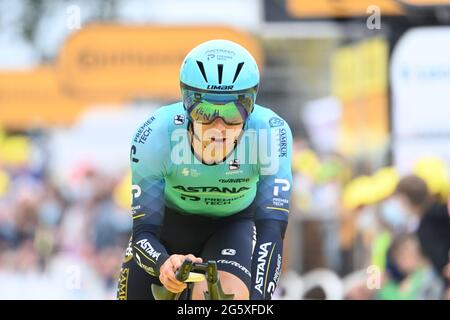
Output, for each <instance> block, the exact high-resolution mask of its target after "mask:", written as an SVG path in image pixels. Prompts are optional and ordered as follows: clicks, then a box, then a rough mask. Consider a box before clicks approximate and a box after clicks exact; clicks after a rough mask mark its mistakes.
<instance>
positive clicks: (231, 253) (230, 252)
mask: <svg viewBox="0 0 450 320" xmlns="http://www.w3.org/2000/svg"><path fill="white" fill-rule="evenodd" d="M235 254H236V250H234V249H223V250H222V255H224V256H234V255H235Z"/></svg>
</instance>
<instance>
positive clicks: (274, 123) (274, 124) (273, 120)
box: [269, 117, 284, 128]
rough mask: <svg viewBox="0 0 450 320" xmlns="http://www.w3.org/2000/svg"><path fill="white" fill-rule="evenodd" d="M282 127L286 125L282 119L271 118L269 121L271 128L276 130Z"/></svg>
mask: <svg viewBox="0 0 450 320" xmlns="http://www.w3.org/2000/svg"><path fill="white" fill-rule="evenodd" d="M282 125H284V121H283V120H281V119H280V118H277V117H272V118H270V120H269V126H270V127H271V128H274V127H281V126H282Z"/></svg>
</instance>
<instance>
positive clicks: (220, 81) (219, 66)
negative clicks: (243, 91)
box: [217, 64, 223, 84]
mask: <svg viewBox="0 0 450 320" xmlns="http://www.w3.org/2000/svg"><path fill="white" fill-rule="evenodd" d="M217 71H218V72H219V84H222V71H223V64H218V65H217Z"/></svg>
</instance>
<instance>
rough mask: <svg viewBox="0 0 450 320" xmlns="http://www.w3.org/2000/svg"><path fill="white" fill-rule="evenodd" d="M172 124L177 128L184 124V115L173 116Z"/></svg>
mask: <svg viewBox="0 0 450 320" xmlns="http://www.w3.org/2000/svg"><path fill="white" fill-rule="evenodd" d="M173 123H174V124H175V125H177V126H179V125H182V124H184V114H177V115H176V116H174V117H173Z"/></svg>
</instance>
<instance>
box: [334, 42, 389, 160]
mask: <svg viewBox="0 0 450 320" xmlns="http://www.w3.org/2000/svg"><path fill="white" fill-rule="evenodd" d="M387 64H388V44H387V42H386V40H384V39H382V38H372V39H369V40H366V41H362V42H359V43H356V44H354V45H349V46H345V47H342V48H339V49H338V50H337V51H336V53H335V54H334V56H333V58H332V62H331V66H332V92H333V95H334V96H336V97H338V98H339V99H340V101H341V103H342V123H341V130H340V135H339V148H340V150H341V151H342V152H344V153H345V154H348V155H356V154H359V153H361V152H362V153H364V152H367V151H373V150H377V149H379V148H381V147H383V146H384V145H385V143H386V141H387V138H388V119H389V115H388V101H387V77H388V75H387V70H388V65H387Z"/></svg>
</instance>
